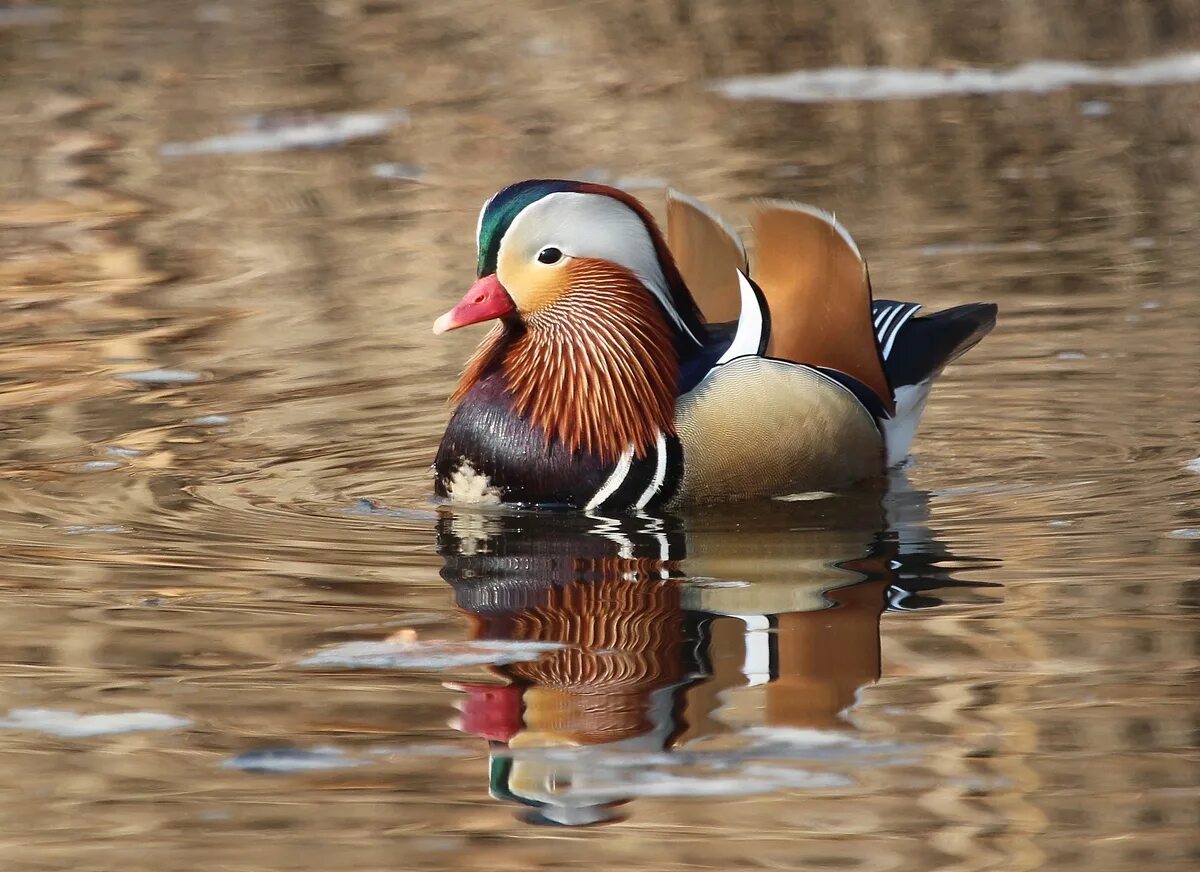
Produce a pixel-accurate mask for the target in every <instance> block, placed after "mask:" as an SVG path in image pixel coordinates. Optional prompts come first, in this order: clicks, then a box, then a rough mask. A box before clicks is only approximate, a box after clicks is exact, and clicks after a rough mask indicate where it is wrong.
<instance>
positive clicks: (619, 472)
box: [583, 445, 633, 512]
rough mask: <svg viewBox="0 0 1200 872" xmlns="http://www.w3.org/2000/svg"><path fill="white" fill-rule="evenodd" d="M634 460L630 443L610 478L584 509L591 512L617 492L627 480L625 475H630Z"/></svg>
mask: <svg viewBox="0 0 1200 872" xmlns="http://www.w3.org/2000/svg"><path fill="white" fill-rule="evenodd" d="M632 461H633V446H632V445H630V446H629V447H628V448H626V449H625V453H624V454H622V455H621V459H620V460H618V461H617V466H616V468H615V469H614V470H613V471H612V473H611V474H610V475H609V476H608V479H607V480H606V481H605V482H604V484H602V485H601V486H600V490H598V491H596V495H595V496H594V497H592V498H591V499H590V500H588V503H587V505H586V506H584V507H583V509H584V511H586V512H590V511H591V510H592V509H594V508H596V507H597V506H599V505H601V504H602V503H603V502H604V501H605V500H606V499H608V498H609V497H611V496H612V495H613V494H614V493H616V490H617V488H619V487H620V486H621V483H622V482H623V481H625V476H627V475H629V464H630V463H631V462H632Z"/></svg>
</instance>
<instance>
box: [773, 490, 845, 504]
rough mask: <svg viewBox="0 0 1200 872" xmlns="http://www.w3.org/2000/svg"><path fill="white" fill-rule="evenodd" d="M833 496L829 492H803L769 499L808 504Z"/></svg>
mask: <svg viewBox="0 0 1200 872" xmlns="http://www.w3.org/2000/svg"><path fill="white" fill-rule="evenodd" d="M832 496H834V494H832V493H830V492H829V491H803V492H802V493H795V494H783V495H782V496H778V497H771V499H773V500H777V501H779V502H781V503H810V502H813V501H815V500H827V499H829V498H830V497H832Z"/></svg>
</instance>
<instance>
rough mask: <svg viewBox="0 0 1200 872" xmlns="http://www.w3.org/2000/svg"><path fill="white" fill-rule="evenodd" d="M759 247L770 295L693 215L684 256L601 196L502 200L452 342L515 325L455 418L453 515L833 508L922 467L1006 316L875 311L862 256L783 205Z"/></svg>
mask: <svg viewBox="0 0 1200 872" xmlns="http://www.w3.org/2000/svg"><path fill="white" fill-rule="evenodd" d="M756 230H757V237H758V253H757V258H758V269H757V270H756V274H755V280H754V281H752V280H751V279H750V277H749V275H748V273H749V270H748V267H747V260H746V255H745V252H744V249H743V248H742V244H741V241H740V239H739V238H738V237H737V236H736V235H735V234H733V233H732V231H730V230H729V229H728V228H727V227H726V226H725V225H724V224H723V223H722V222H721V221H720V219H719V218H717V217H716V216H715V215H713V214H712V213H711V212H709V211H708V210H707V209H706V208H705V207H703V206H701V205H700V204H699V203H697V202H696V201H694V200H691V199H690V198H686V197H683V196H682V195H677V194H673V195H672V197H671V199H670V201H669V211H668V235H667V238H664V237H663V236H662V234H661V233H660V232H659V230H658V228H657V226H656V225H655V223H654V220H653V218H651V217H650V215H649V213H648V212H647V211H646V210H645V208H644V207H643V206H641V204H640V203H638V202H637V201H636V200H634V199H633V198H632V197H631V196H629V195H628V194H626V193H624V192H622V191H618V190H615V189H612V188H607V187H604V186H600V185H594V184H590V183H581V182H570V181H563V180H534V181H530V182H522V183H518V184H517V185H513V186H511V187H509V188H506V189H504V190H503V191H501V192H499V193H498V194H497V195H496V196H494V197H493V198H492V199H491V200H489V201H488V203H486V204H485V205H484V208H483V210H482V211H481V213H480V219H479V228H478V259H479V267H478V272H479V280H478V281H477V282H476V284H475V285H474V286H473V287H472V288H471V290H470V291H468V293H467V295H466V296H465V297H464V298H463V300H462V302H460V303H459V304H458V305H457V306H456V307H455V308H454V309H452V310H451V311H449V312H447V313H446V314H445V315H443V316H442V317H441V318H440V319H438V322H437V324H435V327H434V329H435V332H443V331H445V330H449V329H456V328H458V327H462V326H466V325H468V324H473V323H478V322H481V321H485V320H496V322H497V323H496V325H495V326H494V327H493V329H492V331H491V332H490V333H489V334H488V335H487V337H486V338H485V339H484V341H483V343H482V344H481V345H480V348H479V350H478V351H477V352H476V354H475V356H474V357H473V358H472V359H471V361H470V362H469V363H468V365H467V368H466V370H465V371H464V373H463V376H462V379H461V381H460V383H459V386H458V389H457V391H456V392H455V394H454V396H453V397H452V400H453V402H455V403H456V408H455V411H454V413H453V415H452V417H451V420H450V422H449V424H448V426H447V429H446V433H445V436H444V437H443V439H442V443H441V445H440V447H439V450H438V454H437V458H436V461H435V464H434V468H435V473H436V485H435V487H436V491H437V493H438V494H439V495H440V496H443V497H445V498H447V499H449V500H450V501H451V502H454V503H476V504H499V503H514V504H521V505H533V506H559V507H572V508H578V509H584V510H588V511H592V510H604V511H606V512H616V511H643V510H648V509H655V508H660V507H669V508H675V507H679V506H683V505H689V504H707V503H717V502H723V501H729V500H738V499H746V498H751V497H768V496H780V495H785V494H789V493H796V492H802V491H812V490H834V489H839V488H843V487H846V486H848V485H851V484H854V483H855V482H859V481H862V480H864V479H869V478H872V477H875V476H878V475H880V474H881V473H882V472H883V471H884V470H885V469H886V468H887V466H889V465H892V464H894V463H897V462H899V461H900V460H903V458H904V457H905V456H906V455H907V453H908V449H909V445H910V444H911V441H912V438H913V436H914V434H915V431H916V424H917V421H918V420H919V417H920V414H921V411H922V410H923V408H924V404H925V400H926V398H927V396H928V391H929V387H930V385H931V383H932V381H933V379H934V378H936V376H937V375H938V374H939V373H940V371H941V369H942V368H943V367H944V366H945V365H946V364H947V363H949V362H950V361H951V360H953V359H954V358H955V357H957V356H958V355H960V354H961V353H963V352H964V351H965V350H967V349H968V348H970V347H971V346H972V345H974V344H975V343H976V342H977V341H979V339H981V338H982V337H983V336H984V335H986V333H987V332H988V330H990V329H991V326H992V324H993V323H994V320H995V313H996V308H995V306H992V305H989V304H972V305H969V306H961V307H957V308H955V309H950V310H947V311H945V312H941V313H936V314H934V315H932V316H930V317H916V312H917V311H918V310H919V308H920V306H918V305H917V304H910V303H895V302H891V301H877V302H873V301H872V300H871V294H870V285H869V281H868V280H867V276H866V268H865V264H864V263H863V261H862V258H861V256H860V255H859V253H858V249H857V246H856V245H855V244H854V242H853V240H852V239H851V238H850V236H849V234H848V233H846V231H845V230H844V228H842V227H841V225H839V224H837V222H836V221H835V220H834V219H833V218H832V217H831V216H829V215H827V214H825V213H823V212H820V211H819V210H815V209H812V208H811V207H807V206H803V205H801V204H791V203H785V204H770V205H769V206H768V207H767V208H766V209H765V210H764V212H763V213H762V214H761V215H760V216H759V219H758V222H757V224H756ZM668 240H669V242H668ZM730 316H732V318H731V317H730ZM733 319H736V320H733Z"/></svg>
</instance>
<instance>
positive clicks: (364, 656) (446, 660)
mask: <svg viewBox="0 0 1200 872" xmlns="http://www.w3.org/2000/svg"><path fill="white" fill-rule="evenodd" d="M561 647H562V646H561V645H559V644H557V643H552V642H509V641H495V642H482V641H475V642H442V641H429V642H386V641H385V642H346V643H344V644H341V645H334V646H333V647H332V648H326V649H325V650H323V651H318V652H317V653H316V654H313V655H311V656H309V657H305V658H304V659H303V660H301V661H300V665H301V666H309V667H326V668H335V669H458V668H462V667H465V666H500V665H503V664H505V663H521V662H527V661H532V660H537V659H538V658H539V657H541V656H542V655H543V654H545V653H546V652H547V651H553V650H554V649H556V648H561Z"/></svg>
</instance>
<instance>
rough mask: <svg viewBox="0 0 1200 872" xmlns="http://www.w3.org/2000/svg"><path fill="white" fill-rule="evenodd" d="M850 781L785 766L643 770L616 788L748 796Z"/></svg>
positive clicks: (630, 791) (640, 792)
mask: <svg viewBox="0 0 1200 872" xmlns="http://www.w3.org/2000/svg"><path fill="white" fill-rule="evenodd" d="M853 783H854V782H853V781H851V780H850V779H849V778H847V777H846V776H845V775H839V774H836V773H833V772H810V771H807V770H804V769H789V768H787V767H786V766H746V767H744V768H743V769H742V770H741V772H739V773H737V774H736V775H725V776H713V775H708V774H697V775H678V774H675V773H670V772H655V771H654V770H649V771H644V772H642V773H640V774H638V775H637V777H635V778H634V779H633V780H631V781H629V782H626V783H623V784H621V785H619V789H618V791H617V792H618V793H621V794H625V795H633V796H644V797H651V796H689V797H690V796H697V797H699V796H752V795H754V794H759V793H774V792H775V791H776V790H781V789H784V788H789V787H791V788H802V789H803V788H807V789H809V790H822V789H826V790H827V789H830V788H838V787H849V786H850V785H852V784H853Z"/></svg>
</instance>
